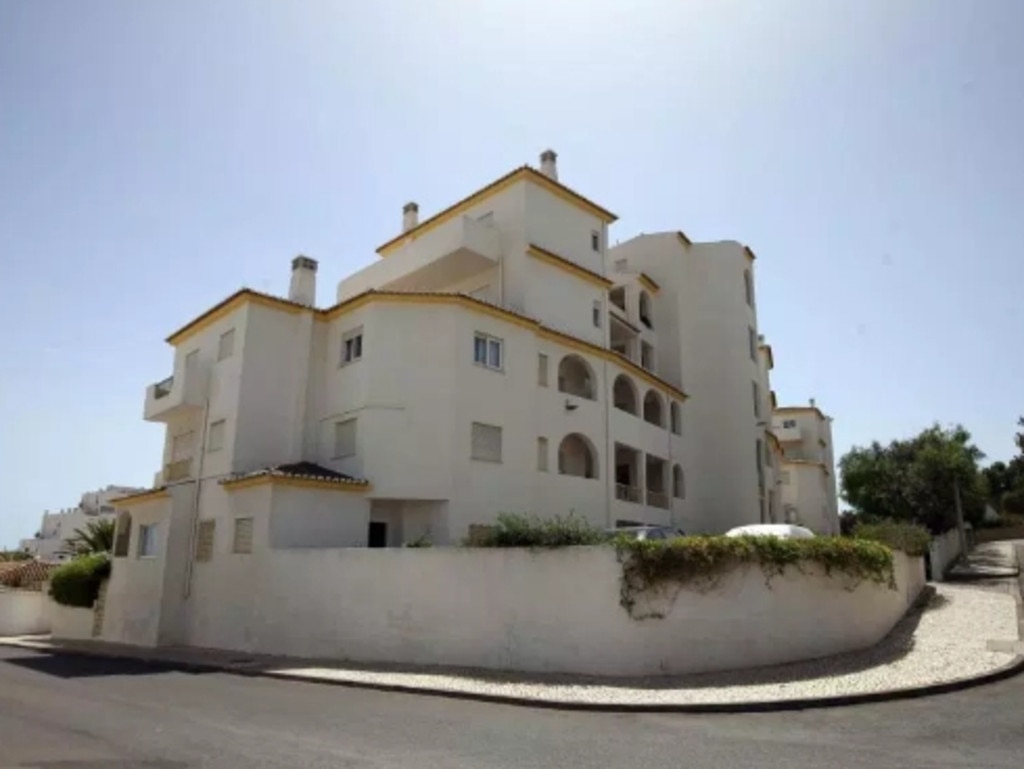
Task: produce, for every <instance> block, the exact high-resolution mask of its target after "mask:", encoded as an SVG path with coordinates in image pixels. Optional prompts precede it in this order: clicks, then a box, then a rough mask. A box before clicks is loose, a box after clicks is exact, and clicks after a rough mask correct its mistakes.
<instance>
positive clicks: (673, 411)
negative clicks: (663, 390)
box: [668, 401, 683, 435]
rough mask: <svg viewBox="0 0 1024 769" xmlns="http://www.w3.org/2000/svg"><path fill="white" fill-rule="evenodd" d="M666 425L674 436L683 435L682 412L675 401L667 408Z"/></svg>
mask: <svg viewBox="0 0 1024 769" xmlns="http://www.w3.org/2000/svg"><path fill="white" fill-rule="evenodd" d="M668 423H669V426H670V427H671V428H672V432H674V433H675V434H676V435H682V434H683V411H682V409H681V408H680V407H679V404H678V403H677V402H676V401H672V403H671V404H670V405H669V407H668Z"/></svg>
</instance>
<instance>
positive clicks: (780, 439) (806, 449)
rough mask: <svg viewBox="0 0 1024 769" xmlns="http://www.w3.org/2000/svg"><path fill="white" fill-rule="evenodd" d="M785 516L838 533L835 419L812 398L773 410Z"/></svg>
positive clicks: (802, 523) (786, 518)
mask: <svg viewBox="0 0 1024 769" xmlns="http://www.w3.org/2000/svg"><path fill="white" fill-rule="evenodd" d="M771 431H772V437H773V441H774V447H775V450H776V454H777V458H778V467H779V474H778V475H779V478H778V481H779V485H778V489H779V499H780V503H781V506H782V511H783V519H784V520H785V521H787V522H791V523H799V524H801V525H803V526H807V527H808V528H810V529H812V530H814V531H816V532H818V533H819V534H838V533H839V498H838V496H837V494H836V473H835V454H834V452H833V447H832V418H831V417H828V416H826V415H825V414H823V413H822V411H821V409H819V408H818V406H817V405H816V404H815V402H814V399H813V398H812V399H811V402H810V405H808V406H783V407H779V408H776V409H775V410H774V412H773V413H772V428H771Z"/></svg>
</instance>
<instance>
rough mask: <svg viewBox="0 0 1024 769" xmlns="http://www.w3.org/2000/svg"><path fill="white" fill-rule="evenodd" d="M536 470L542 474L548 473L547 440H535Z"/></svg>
mask: <svg viewBox="0 0 1024 769" xmlns="http://www.w3.org/2000/svg"><path fill="white" fill-rule="evenodd" d="M537 469H538V470H540V471H541V472H542V473H546V472H547V471H548V439H547V438H538V439H537Z"/></svg>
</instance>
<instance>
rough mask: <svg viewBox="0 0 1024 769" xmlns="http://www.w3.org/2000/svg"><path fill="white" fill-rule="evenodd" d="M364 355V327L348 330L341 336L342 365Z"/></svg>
mask: <svg viewBox="0 0 1024 769" xmlns="http://www.w3.org/2000/svg"><path fill="white" fill-rule="evenodd" d="M362 357H363V329H362V327H361V326H360V327H359V328H355V329H352V330H351V331H346V332H345V333H344V334H342V337H341V365H342V366H344V365H345V364H346V363H353V362H355V361H357V360H360V359H361V358H362Z"/></svg>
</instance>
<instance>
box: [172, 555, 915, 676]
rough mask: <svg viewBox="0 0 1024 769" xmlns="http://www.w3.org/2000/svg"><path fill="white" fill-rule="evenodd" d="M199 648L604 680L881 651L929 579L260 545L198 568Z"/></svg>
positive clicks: (190, 615) (910, 574)
mask: <svg viewBox="0 0 1024 769" xmlns="http://www.w3.org/2000/svg"><path fill="white" fill-rule="evenodd" d="M194 576H195V581H194V587H193V592H192V595H191V597H190V599H189V601H188V604H187V611H185V612H183V614H182V616H183V622H185V623H186V624H187V627H185V628H183V629H182V631H183V636H184V637H185V638H186V639H187V642H188V643H190V644H191V645H194V646H201V647H214V648H225V649H237V650H241V651H250V652H259V653H268V654H285V655H294V656H299V657H314V658H327V659H349V660H356V661H366V662H391V663H409V664H428V665H455V666H468V667H479V668H491V669H502V670H521V671H546V672H567V673H577V674H595V675H607V676H632V675H652V674H653V675H656V674H672V673H689V672H696V671H712V670H724V669H732V668H742V667H754V666H761V665H772V664H777V663H784V662H791V661H794V660H801V659H808V658H813V657H820V656H825V655H831V654H835V653H838V652H845V651H850V650H854V649H860V648H863V647H867V646H871V645H873V644H875V643H877V642H878V641H879V640H881V639H882V638H883V637H884V636H885V635H886V634H887V633H888V632H889V630H890V629H891V628H892V627H893V625H894V624H895V623H896V622H897V621H898V620H899V619H900V618H901V617H902V616H903V614H904V613H905V611H906V609H907V608H908V606H909V605H910V604H911V603H913V601H914V599H915V598H916V597H917V594H918V592H919V591H920V589H921V587H922V586H923V585H924V570H923V565H922V560H921V559H920V558H910V557H908V556H905V555H903V554H902V553H896V554H895V562H894V577H895V581H894V583H893V584H887V583H879V582H877V581H872V580H870V579H860V580H857V579H854V578H852V577H850V576H849V575H847V574H842V573H833V574H832V575H831V576H830V575H827V574H826V573H825V571H824V569H823V567H822V566H820V565H817V564H807V563H805V564H802V565H801V567H800V568H799V569H798V568H796V567H792V566H790V567H787V568H786V569H785V570H784V571H783V572H782V573H781V574H780V573H775V574H771V573H768V572H766V571H765V570H763V569H762V568H760V567H759V566H758V565H748V566H737V567H736V568H734V569H732V570H730V571H728V572H726V573H723V574H721V575H719V576H717V577H716V578H715V579H714V580H713V581H710V582H705V583H701V584H693V585H690V584H688V585H686V586H683V585H680V584H672V583H667V584H663V585H660V586H658V587H656V588H650V589H647V590H644V591H641V592H639V593H635V594H631V595H628V596H627V595H625V594H624V593H623V579H622V577H623V566H622V564H621V563H620V561H619V560H618V557H617V554H616V552H615V550H614V549H613V548H609V547H578V548H567V549H557V550H538V551H531V550H526V549H476V548H443V549H442V548H427V549H404V550H368V549H346V550H264V551H262V552H259V553H254V554H252V555H251V556H247V557H244V558H243V557H232V558H221V559H215V560H214V561H212V562H210V563H204V564H202V566H201V568H198V569H197V570H196V572H195V575H194Z"/></svg>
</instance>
